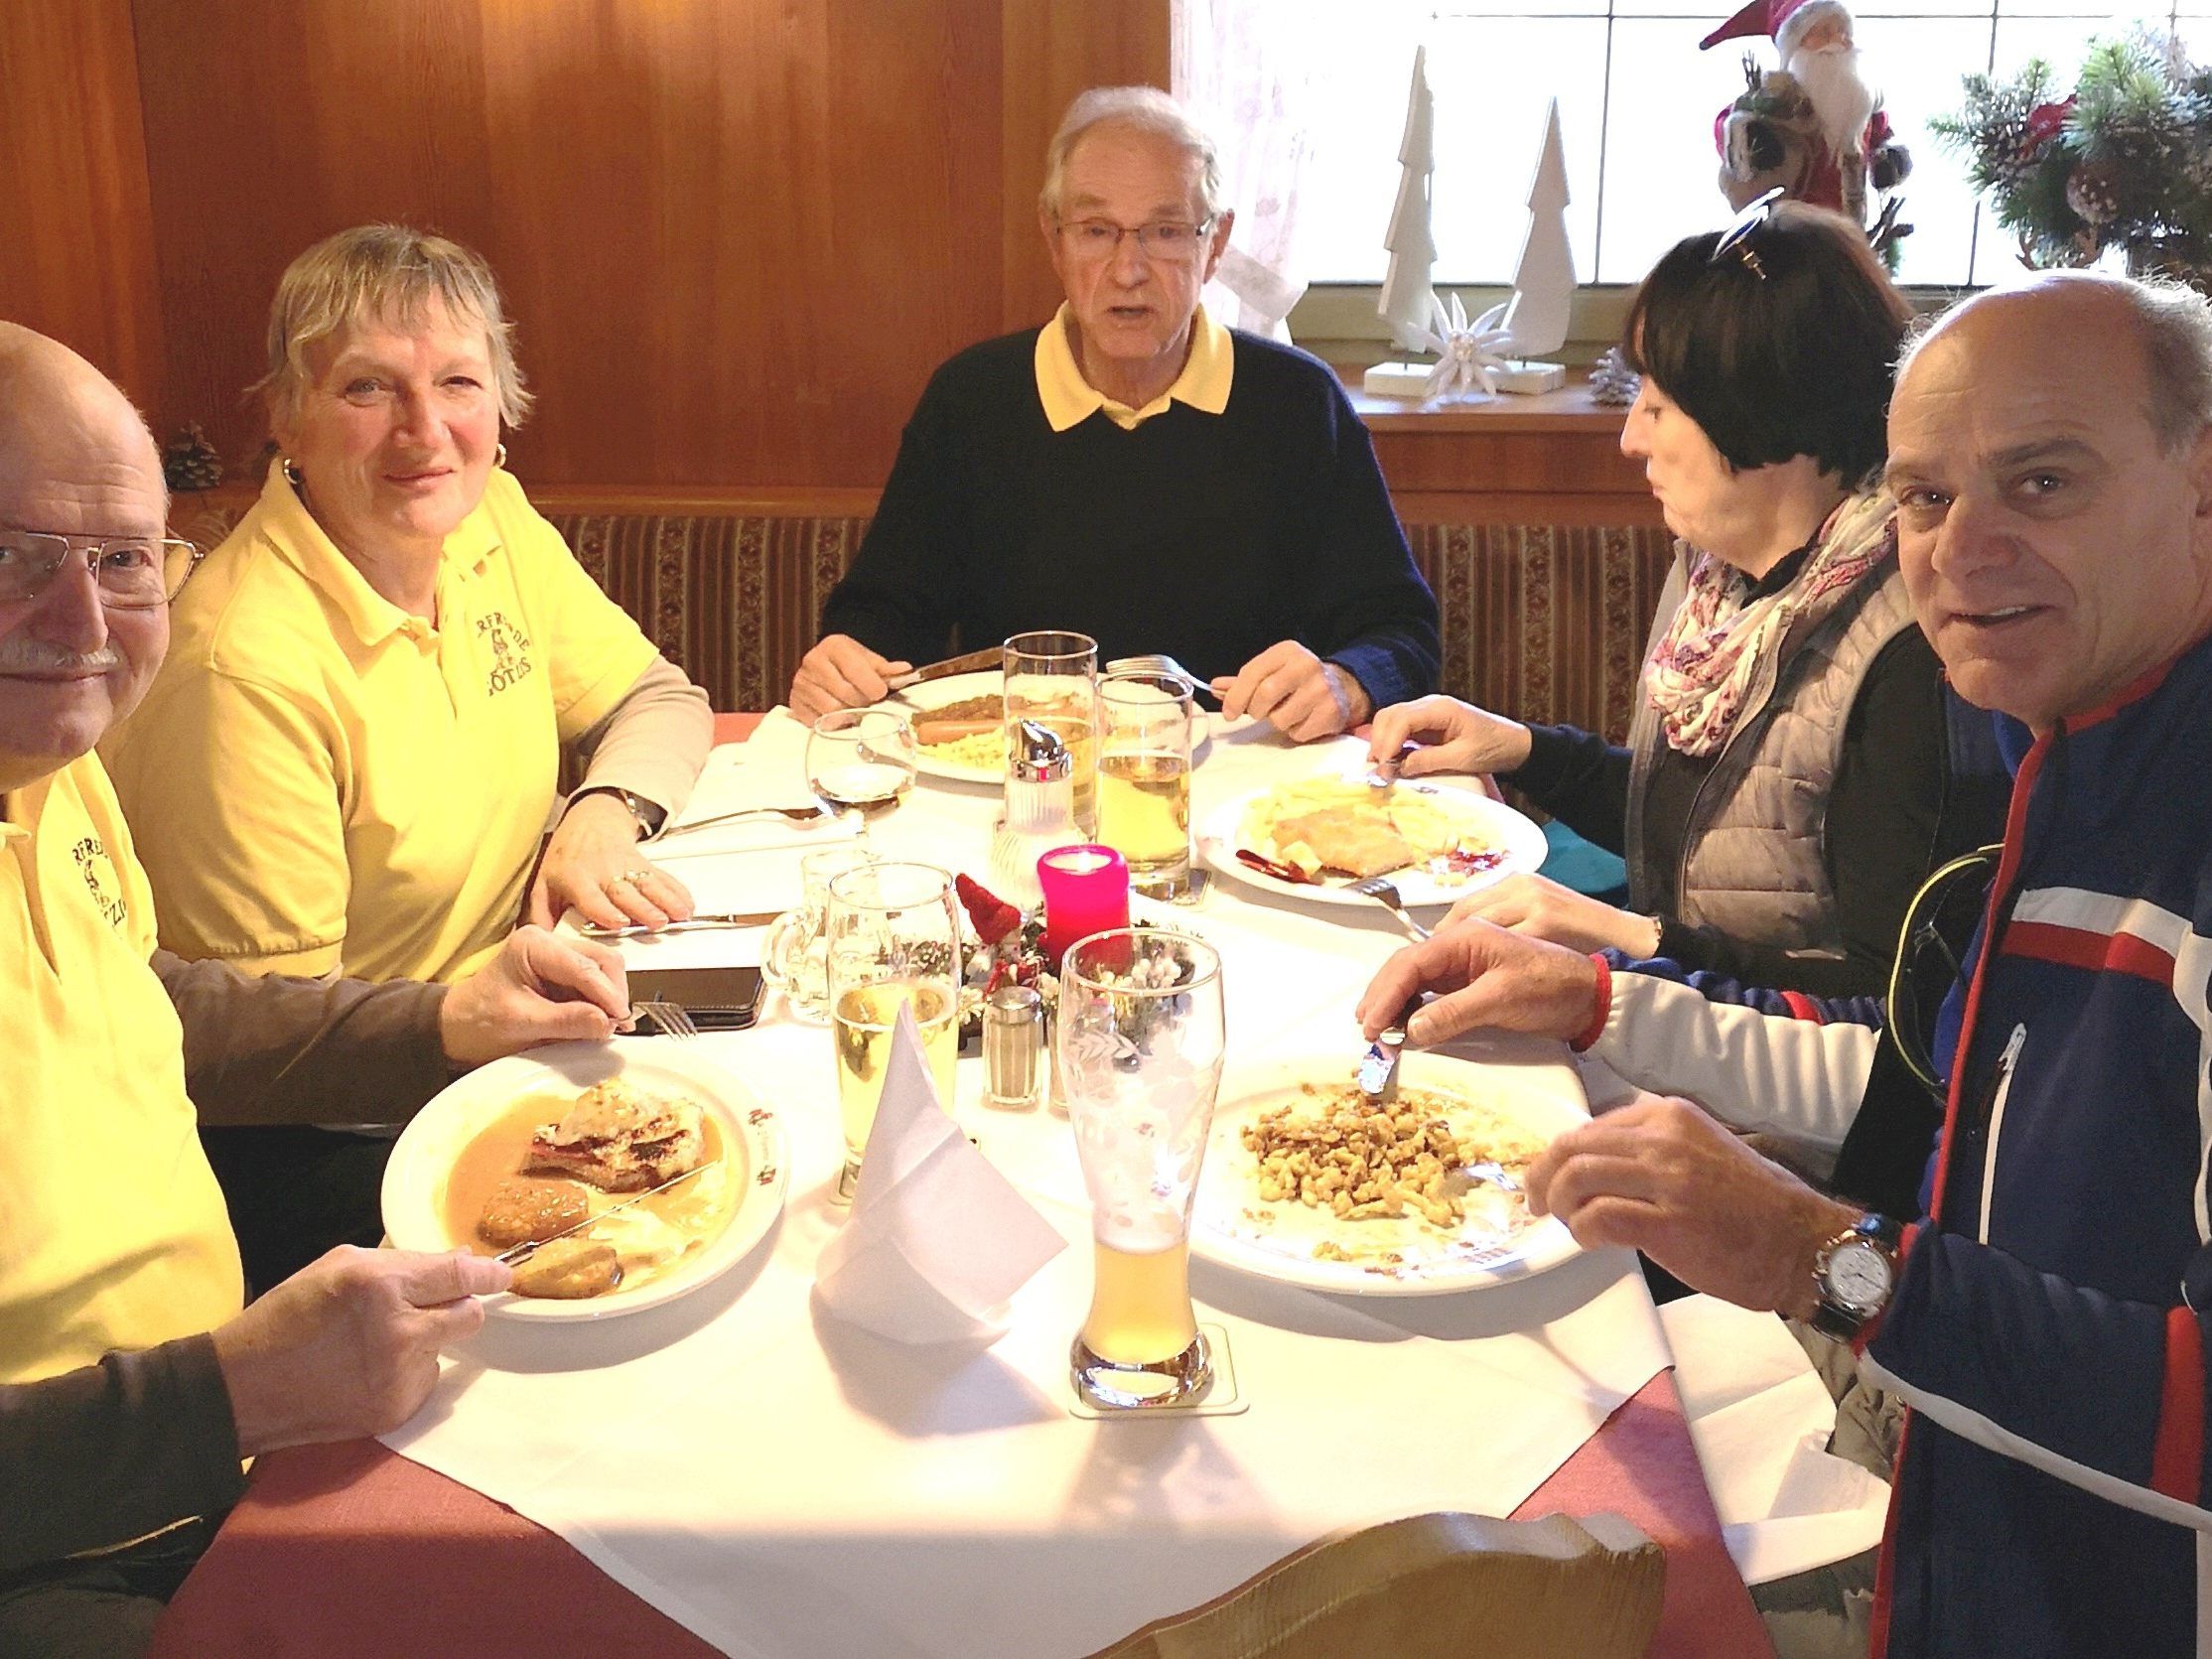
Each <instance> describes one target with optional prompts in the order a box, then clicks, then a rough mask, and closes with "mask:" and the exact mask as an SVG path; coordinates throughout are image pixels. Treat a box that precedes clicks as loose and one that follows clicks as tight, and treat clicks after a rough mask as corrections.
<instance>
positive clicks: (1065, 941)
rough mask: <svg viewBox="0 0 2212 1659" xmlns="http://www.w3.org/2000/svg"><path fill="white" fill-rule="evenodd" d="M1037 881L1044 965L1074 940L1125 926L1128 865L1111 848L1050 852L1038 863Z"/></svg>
mask: <svg viewBox="0 0 2212 1659" xmlns="http://www.w3.org/2000/svg"><path fill="white" fill-rule="evenodd" d="M1037 886H1039V887H1041V888H1042V889H1043V890H1044V958H1045V960H1046V961H1048V962H1051V963H1053V964H1055V965H1056V964H1057V963H1058V962H1059V959H1060V958H1061V957H1062V956H1064V955H1066V954H1067V947H1068V946H1069V945H1071V944H1073V943H1074V942H1075V941H1076V940H1077V939H1080V938H1083V937H1085V936H1086V935H1088V934H1091V933H1103V932H1104V931H1106V929H1108V928H1109V927H1127V926H1128V925H1129V865H1128V864H1127V863H1126V862H1125V861H1124V860H1123V858H1122V856H1121V854H1119V853H1117V852H1115V851H1114V849H1113V848H1111V847H1055V848H1053V849H1052V851H1050V852H1049V853H1046V854H1045V855H1044V856H1043V857H1042V858H1040V859H1038V860H1037Z"/></svg>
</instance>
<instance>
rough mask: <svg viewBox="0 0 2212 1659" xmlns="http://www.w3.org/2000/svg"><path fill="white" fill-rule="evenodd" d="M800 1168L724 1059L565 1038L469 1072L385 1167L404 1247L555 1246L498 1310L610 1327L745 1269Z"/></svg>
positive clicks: (388, 1219) (389, 1215) (543, 1250)
mask: <svg viewBox="0 0 2212 1659" xmlns="http://www.w3.org/2000/svg"><path fill="white" fill-rule="evenodd" d="M788 1164H789V1160H788V1158H787V1157H786V1155H785V1145H784V1138H783V1129H782V1125H781V1123H780V1122H779V1120H778V1118H777V1115H776V1113H775V1112H774V1111H773V1110H771V1109H770V1108H769V1107H768V1106H767V1105H766V1104H765V1103H764V1102H762V1101H760V1100H759V1099H758V1098H757V1097H756V1096H755V1095H754V1094H753V1091H752V1090H750V1089H749V1088H747V1087H746V1085H745V1084H744V1083H742V1082H741V1081H739V1080H738V1079H737V1078H736V1077H734V1076H733V1075H731V1074H730V1073H729V1072H727V1071H725V1070H724V1069H723V1068H722V1067H720V1066H718V1065H716V1064H715V1063H714V1062H713V1061H711V1060H707V1059H704V1058H701V1057H700V1056H699V1055H697V1054H695V1053H692V1052H690V1051H689V1050H687V1049H685V1048H681V1047H671V1046H669V1045H667V1044H665V1043H658V1042H653V1041H649V1040H628V1041H624V1040H617V1041H615V1042H612V1043H560V1044H555V1045H552V1046H549V1047H545V1048H538V1049H533V1050H531V1051H530V1052H529V1053H527V1054H515V1055H510V1056H509V1057H508V1058H506V1059H502V1060H495V1061H493V1062H492V1063H491V1064H489V1065H486V1066H484V1067H481V1068H480V1069H478V1070H476V1071H472V1072H471V1073H469V1074H468V1075H467V1076H466V1077H463V1078H461V1079H460V1080H459V1081H457V1082H455V1083H454V1084H452V1085H451V1086H450V1087H448V1088H447V1089H445V1090H444V1091H443V1092H442V1093H440V1094H439V1095H438V1096H437V1098H435V1099H434V1100H432V1101H431V1102H430V1103H429V1104H428V1105H427V1106H425V1107H424V1108H423V1109H422V1110H421V1111H420V1112H418V1113H416V1114H415V1117H414V1119H413V1121H412V1122H410V1123H409V1124H408V1125H407V1128H406V1130H405V1131H404V1132H403V1133H402V1134H401V1135H400V1137H399V1140H398V1143H397V1144H396V1145H395V1146H394V1147H393V1148H392V1157H391V1162H390V1163H389V1164H388V1165H387V1166H386V1167H385V1171H384V1185H383V1212H384V1230H385V1232H386V1233H388V1234H389V1235H390V1237H391V1241H392V1243H393V1244H395V1245H397V1246H398V1247H399V1248H401V1249H403V1250H469V1251H473V1252H475V1253H476V1254H478V1255H480V1256H495V1255H498V1254H499V1253H500V1252H501V1251H502V1250H507V1249H510V1248H512V1247H515V1246H519V1245H525V1244H529V1243H532V1242H534V1241H550V1242H541V1243H540V1248H538V1249H536V1250H532V1251H528V1252H526V1253H524V1255H523V1257H522V1259H521V1260H520V1261H518V1262H517V1263H516V1264H515V1276H514V1289H513V1291H512V1292H511V1293H509V1294H507V1295H503V1296H496V1297H491V1298H488V1299H487V1302H488V1307H489V1312H490V1313H491V1314H492V1316H494V1317H508V1318H517V1319H535V1320H548V1319H549V1320H559V1319H597V1318H606V1317H610V1316H613V1315H617V1314H622V1313H639V1312H641V1311H643V1310H644V1309H647V1308H656V1307H658V1306H660V1305H661V1304H662V1303H665V1302H669V1301H672V1300H674V1299H675V1298H677V1297H681V1296H685V1295H688V1294H689V1293H690V1292H692V1291H695V1290H698V1289H699V1288H700V1287H701V1286H703V1285H707V1284H710V1283H712V1282H713V1281H714V1280H715V1279H717V1278H719V1277H720V1276H721V1275H722V1274H724V1273H726V1272H727V1271H729V1269H731V1268H732V1267H734V1266H736V1265H737V1264H738V1263H739V1262H740V1261H742V1260H744V1259H745V1257H746V1256H747V1255H748V1254H750V1253H751V1251H752V1250H753V1248H754V1246H756V1245H757V1244H759V1243H760V1240H761V1239H762V1238H764V1237H765V1236H766V1235H767V1233H768V1231H769V1230H770V1228H772V1227H773V1226H774V1224H775V1219H776V1217H777V1216H778V1215H779V1214H781V1213H782V1209H783V1198H784V1191H785V1188H786V1187H787V1186H788V1184H789V1175H788ZM677 1177H681V1178H677ZM656 1187H660V1188H663V1189H661V1190H653V1189H654V1188H656ZM631 1200H635V1201H634V1202H633V1201H631ZM579 1223H586V1224H585V1225H582V1226H579V1225H578V1224H579ZM572 1228H574V1229H576V1230H574V1231H573V1232H568V1236H567V1237H565V1238H558V1239H556V1238H554V1235H555V1234H558V1233H563V1232H564V1231H567V1230H568V1229H572Z"/></svg>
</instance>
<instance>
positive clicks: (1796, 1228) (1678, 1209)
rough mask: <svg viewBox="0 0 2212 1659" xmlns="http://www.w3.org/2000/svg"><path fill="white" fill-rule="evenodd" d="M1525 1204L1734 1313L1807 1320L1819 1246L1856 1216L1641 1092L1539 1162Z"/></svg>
mask: <svg viewBox="0 0 2212 1659" xmlns="http://www.w3.org/2000/svg"><path fill="white" fill-rule="evenodd" d="M1527 1184H1528V1199H1529V1208H1530V1209H1531V1210H1532V1211H1533V1212H1534V1213H1536V1214H1538V1215H1547V1214H1548V1215H1556V1216H1558V1217H1559V1218H1560V1220H1561V1221H1563V1222H1565V1223H1566V1225H1567V1230H1568V1231H1569V1232H1571V1233H1573V1234H1574V1235H1575V1238H1576V1241H1577V1242H1578V1243H1580V1244H1582V1245H1584V1246H1586V1247H1588V1248H1590V1249H1595V1248H1598V1247H1600V1246H1603V1245H1622V1246H1626V1247H1628V1248H1630V1249H1635V1250H1641V1251H1642V1252H1643V1253H1644V1254H1645V1255H1647V1256H1649V1257H1650V1258H1651V1259H1652V1260H1653V1261H1655V1262H1657V1263H1658V1264H1659V1265H1660V1266H1661V1267H1663V1268H1665V1269H1666V1270H1667V1271H1668V1272H1669V1273H1671V1274H1673V1275H1674V1276H1675V1277H1676V1278H1677V1279H1679V1280H1681V1281H1682V1282H1683V1283H1684V1284H1686V1285H1689V1286H1692V1287H1693V1288H1695V1289H1697V1290H1701V1291H1704V1292H1706V1293H1707V1294H1708V1295H1710V1296H1717V1297H1720V1298H1722V1299H1723V1300H1724V1301H1728V1302H1732V1303H1734V1304H1735V1305H1736V1306H1737V1307H1739V1308H1751V1309H1758V1310H1761V1311H1764V1310H1768V1309H1772V1310H1773V1311H1775V1312H1777V1313H1786V1314H1789V1315H1790V1316H1791V1317H1793V1318H1810V1317H1811V1316H1812V1313H1813V1303H1814V1295H1813V1265H1814V1262H1815V1259H1816V1258H1817V1257H1818V1256H1819V1254H1820V1250H1821V1247H1822V1246H1823V1245H1824V1244H1826V1243H1827V1242H1828V1241H1829V1240H1830V1239H1832V1238H1835V1237H1836V1236H1837V1235H1838V1234H1840V1233H1842V1232H1843V1231H1844V1230H1845V1229H1846V1228H1848V1227H1850V1226H1852V1225H1854V1224H1855V1223H1856V1222H1857V1221H1858V1220H1859V1218H1860V1211H1858V1210H1857V1209H1854V1208H1852V1207H1851V1206H1850V1205H1848V1204H1840V1203H1837V1202H1836V1201H1835V1200H1834V1199H1832V1198H1826V1197H1823V1196H1822V1195H1821V1194H1820V1193H1818V1192H1815V1191H1814V1190H1813V1189H1812V1188H1811V1187H1809V1186H1807V1185H1806V1184H1805V1183H1804V1182H1803V1181H1801V1180H1799V1179H1798V1178H1797V1177H1796V1176H1795V1175H1791V1174H1790V1173H1789V1172H1788V1171H1786V1170H1784V1169H1782V1168H1781V1167H1780V1166H1779V1165H1776V1164H1772V1163H1769V1162H1768V1161H1767V1160H1766V1159H1764V1158H1761V1157H1760V1156H1759V1155H1758V1154H1757V1153H1755V1152H1753V1151H1752V1150H1751V1149H1750V1147H1748V1146H1746V1145H1745V1144H1744V1143H1743V1142H1742V1141H1741V1140H1740V1139H1738V1138H1737V1137H1736V1136H1735V1135H1734V1134H1732V1133H1730V1132H1729V1130H1728V1128H1727V1127H1726V1126H1725V1125H1723V1124H1720V1123H1718V1122H1716V1121H1715V1120H1714V1119H1713V1118H1712V1117H1710V1116H1709V1115H1708V1114H1707V1113H1706V1112H1704V1111H1703V1110H1701V1109H1700V1108H1699V1107H1697V1106H1695V1105H1693V1104H1692V1103H1691V1102H1689V1101H1687V1100H1675V1099H1666V1098H1662V1097H1660V1096H1657V1095H1649V1094H1646V1095H1639V1096H1637V1098H1636V1099H1635V1100H1633V1101H1631V1102H1629V1104H1627V1105H1625V1106H1621V1107H1617V1108H1615V1109H1614V1110H1612V1111H1610V1112H1607V1113H1606V1114H1605V1115H1604V1116H1603V1117H1601V1118H1595V1119H1592V1120H1591V1121H1590V1123H1588V1124H1584V1125H1582V1126H1581V1127H1579V1128H1576V1129H1572V1130H1569V1131H1568V1132H1567V1133H1566V1134H1565V1135H1562V1136H1560V1137H1559V1139H1558V1140H1556V1141H1554V1142H1553V1143H1552V1144H1551V1145H1550V1146H1548V1147H1546V1148H1545V1149H1544V1150H1543V1151H1542V1152H1541V1153H1539V1154H1538V1155H1537V1158H1536V1162H1535V1163H1534V1164H1533V1165H1531V1166H1530V1167H1529V1173H1528V1183H1527Z"/></svg>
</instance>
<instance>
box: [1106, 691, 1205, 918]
mask: <svg viewBox="0 0 2212 1659" xmlns="http://www.w3.org/2000/svg"><path fill="white" fill-rule="evenodd" d="M1098 712H1099V732H1098V839H1099V840H1100V841H1101V842H1102V843H1103V844H1105V845H1106V846H1108V847H1111V848H1113V849H1114V851H1115V852H1117V853H1119V854H1121V856H1122V858H1123V859H1124V860H1125V861H1127V863H1128V865H1129V882H1130V886H1132V887H1134V888H1135V889H1136V890H1137V891H1138V892H1139V893H1141V894H1144V895H1145V896H1146V897H1148V898H1151V899H1179V898H1181V897H1182V896H1183V895H1185V894H1187V893H1188V892H1189V891H1190V745H1191V735H1190V716H1191V710H1190V703H1189V688H1188V685H1187V684H1186V682H1185V681H1183V680H1182V679H1180V678H1179V677H1177V676H1175V675H1173V674H1151V673H1138V672H1130V671H1124V672H1121V673H1114V674H1107V675H1105V676H1104V677H1103V678H1101V679H1100V680H1099V682H1098Z"/></svg>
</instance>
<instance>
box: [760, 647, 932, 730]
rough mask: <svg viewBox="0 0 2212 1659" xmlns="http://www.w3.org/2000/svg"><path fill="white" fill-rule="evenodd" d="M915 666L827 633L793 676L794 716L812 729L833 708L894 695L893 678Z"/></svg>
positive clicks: (792, 709)
mask: <svg viewBox="0 0 2212 1659" xmlns="http://www.w3.org/2000/svg"><path fill="white" fill-rule="evenodd" d="M912 667H913V664H912V663H910V662H895V661H893V660H892V659H891V658H890V657H887V656H879V655H877V653H876V652H874V651H872V650H870V649H869V648H868V647H867V646H866V645H864V644H862V643H861V642H860V641H859V640H858V639H855V638H854V637H853V636H852V635H851V634H849V633H829V634H824V635H823V636H822V637H821V638H820V639H819V640H817V641H816V642H815V645H814V648H813V649H812V650H810V651H808V652H807V653H806V655H804V656H803V657H801V658H799V671H798V672H797V673H796V674H794V675H792V676H791V695H790V698H789V699H788V701H789V703H790V705H791V713H792V714H793V716H795V717H796V718H797V719H799V720H803V721H805V722H806V724H808V725H809V726H811V725H813V724H814V722H815V721H817V720H819V719H821V718H822V716H824V715H826V714H828V713H829V712H830V711H831V710H832V709H857V708H859V707H860V706H861V705H862V704H864V703H874V702H878V701H880V700H881V699H883V698H885V697H888V696H889V695H891V677H892V676H893V675H894V674H903V673H905V672H907V671H908V670H909V669H911V668H912Z"/></svg>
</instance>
